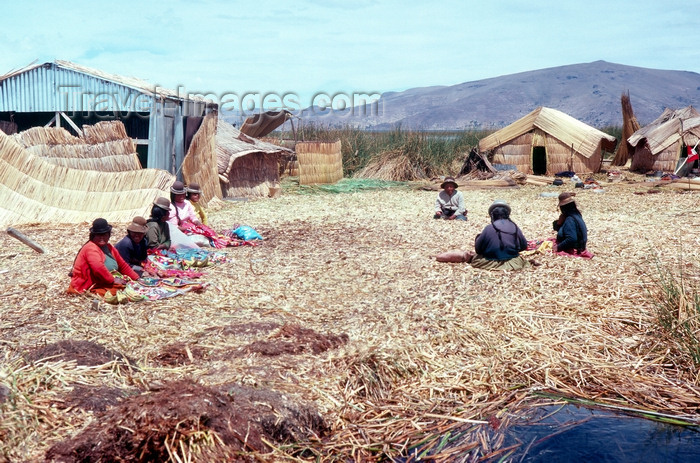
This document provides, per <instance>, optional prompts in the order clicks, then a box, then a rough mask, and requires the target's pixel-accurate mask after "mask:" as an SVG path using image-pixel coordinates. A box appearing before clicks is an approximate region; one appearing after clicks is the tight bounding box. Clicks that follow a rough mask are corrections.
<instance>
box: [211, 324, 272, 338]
mask: <svg viewBox="0 0 700 463" xmlns="http://www.w3.org/2000/svg"><path fill="white" fill-rule="evenodd" d="M280 326H281V325H280V324H279V323H277V322H250V323H238V324H231V325H228V326H225V327H223V328H222V327H220V326H212V327H211V328H207V329H206V330H205V331H217V332H218V333H219V334H221V335H223V336H242V335H254V334H258V333H269V332H270V331H272V330H276V329H277V328H279V327H280Z"/></svg>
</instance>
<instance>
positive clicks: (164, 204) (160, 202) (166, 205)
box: [153, 196, 170, 211]
mask: <svg viewBox="0 0 700 463" xmlns="http://www.w3.org/2000/svg"><path fill="white" fill-rule="evenodd" d="M153 205H154V206H158V207H160V208H161V209H165V210H166V211H169V210H170V200H169V199H168V198H163V197H162V196H161V197H160V198H158V199H156V200H155V201H153Z"/></svg>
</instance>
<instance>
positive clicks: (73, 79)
mask: <svg viewBox="0 0 700 463" xmlns="http://www.w3.org/2000/svg"><path fill="white" fill-rule="evenodd" d="M154 99H158V100H163V99H168V100H176V101H179V102H185V101H188V102H193V103H197V104H213V103H214V102H213V101H211V100H206V99H204V98H202V97H200V96H196V95H192V96H190V95H180V94H178V93H177V92H175V91H173V90H169V89H164V88H160V87H157V86H155V85H153V84H150V83H148V82H146V81H144V80H141V79H137V78H134V77H123V76H119V75H116V74H110V73H106V72H103V71H99V70H96V69H91V68H88V67H85V66H80V65H77V64H75V63H71V62H69V61H61V60H56V61H54V62H53V63H44V64H32V65H29V66H27V67H25V68H22V69H18V70H16V71H12V72H10V73H8V74H5V75H3V76H0V111H17V112H45V111H46V112H51V111H88V110H92V111H122V112H125V111H136V112H150V109H151V108H152V104H153V103H152V102H153V100H154Z"/></svg>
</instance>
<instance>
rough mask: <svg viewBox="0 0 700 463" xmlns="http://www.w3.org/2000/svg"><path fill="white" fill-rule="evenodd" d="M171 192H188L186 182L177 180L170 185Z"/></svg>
mask: <svg viewBox="0 0 700 463" xmlns="http://www.w3.org/2000/svg"><path fill="white" fill-rule="evenodd" d="M170 192H171V193H172V194H174V195H184V194H185V193H187V190H186V189H185V184H184V183H182V182H181V181H179V180H177V181H176V182H174V183H173V185H172V186H171V187H170Z"/></svg>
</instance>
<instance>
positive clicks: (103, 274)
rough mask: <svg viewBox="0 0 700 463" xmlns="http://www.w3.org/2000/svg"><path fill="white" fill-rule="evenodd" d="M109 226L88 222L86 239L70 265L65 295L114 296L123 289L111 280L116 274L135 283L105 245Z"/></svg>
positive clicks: (133, 276) (121, 281)
mask: <svg viewBox="0 0 700 463" xmlns="http://www.w3.org/2000/svg"><path fill="white" fill-rule="evenodd" d="M111 234H112V226H111V225H110V224H109V223H107V221H106V220H105V219H102V218H99V219H95V220H94V221H93V222H92V227H91V228H90V238H89V240H88V242H87V243H85V244H84V245H83V247H82V248H80V251H78V255H77V256H76V258H75V262H73V270H72V271H71V280H70V286H68V293H70V294H83V293H84V292H85V291H90V292H93V293H95V294H99V295H100V296H104V295H105V294H106V293H108V292H109V293H110V294H116V292H117V290H119V289H122V288H124V286H125V285H126V280H125V279H124V278H121V277H118V276H116V277H115V276H114V275H113V274H112V272H119V273H121V274H122V275H124V276H125V277H127V278H130V279H132V280H138V279H139V276H138V275H137V274H136V272H134V271H133V270H132V269H131V267H129V264H127V263H126V262H125V261H124V259H122V256H121V255H120V254H119V253H118V252H117V250H116V249H115V248H114V246H112V245H111V244H109V237H110V236H111Z"/></svg>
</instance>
